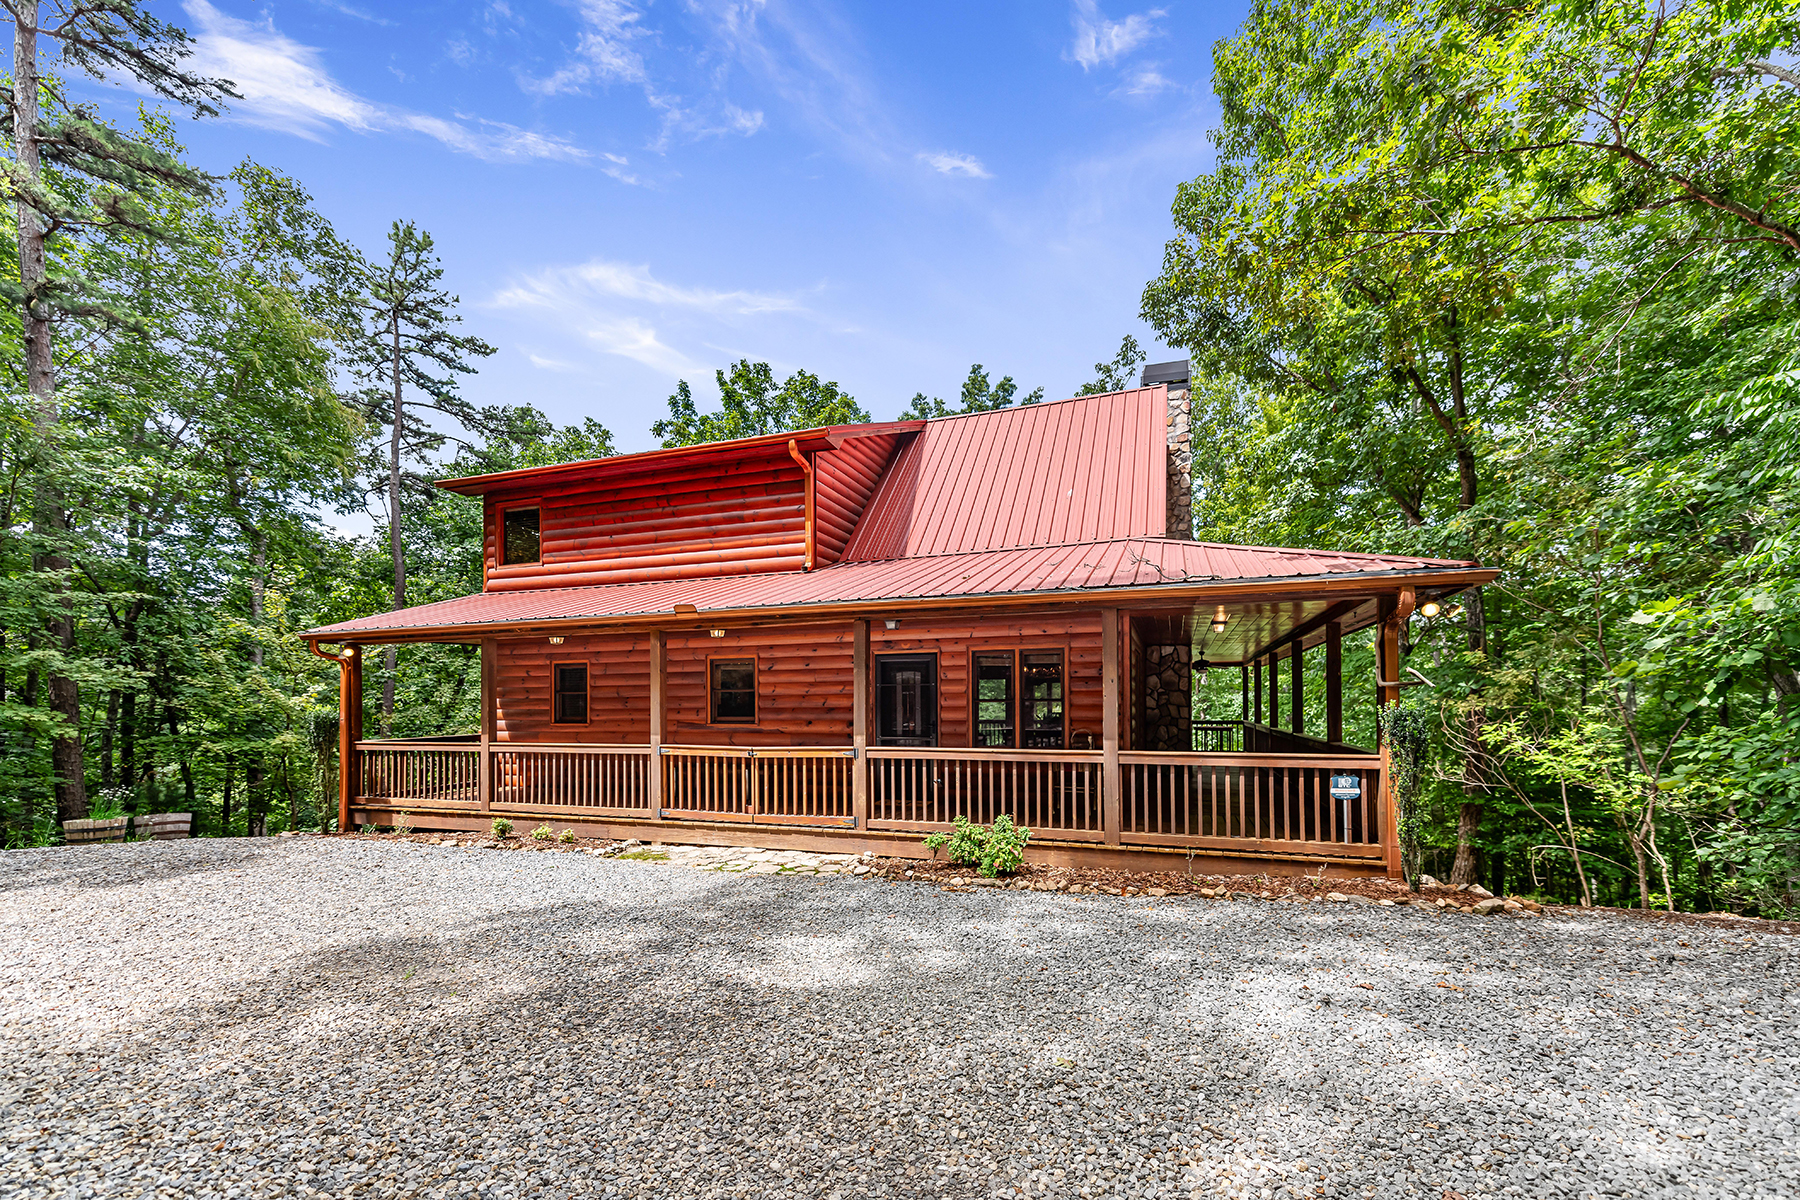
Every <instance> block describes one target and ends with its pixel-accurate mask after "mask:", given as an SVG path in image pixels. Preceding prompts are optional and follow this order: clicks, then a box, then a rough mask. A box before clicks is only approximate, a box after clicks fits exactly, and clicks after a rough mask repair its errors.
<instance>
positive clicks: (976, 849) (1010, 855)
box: [925, 815, 1031, 879]
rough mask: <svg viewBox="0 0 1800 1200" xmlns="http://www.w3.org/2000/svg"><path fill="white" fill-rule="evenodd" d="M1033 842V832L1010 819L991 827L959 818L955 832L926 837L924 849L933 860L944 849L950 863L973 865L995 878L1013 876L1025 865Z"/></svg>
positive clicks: (1006, 817) (1001, 817) (998, 820)
mask: <svg viewBox="0 0 1800 1200" xmlns="http://www.w3.org/2000/svg"><path fill="white" fill-rule="evenodd" d="M1030 840H1031V830H1029V829H1025V828H1022V827H1021V826H1018V825H1015V824H1013V819H1012V818H1011V817H1009V816H1005V815H1001V816H998V817H995V818H994V823H993V824H992V825H976V824H973V823H971V822H970V820H969V818H967V817H958V818H956V828H955V829H954V830H953V831H952V832H950V833H941V832H940V833H933V834H929V835H927V836H926V838H925V848H926V849H927V850H930V851H931V856H932V857H933V858H936V857H937V852H938V851H939V850H940V849H941V850H944V852H945V853H944V857H945V858H946V859H948V860H949V861H950V862H953V863H962V864H966V865H969V866H974V867H976V868H978V869H979V870H980V871H981V873H982V874H983V875H985V876H987V877H988V878H989V879H992V878H994V877H995V876H997V875H1010V874H1012V873H1013V872H1014V871H1017V870H1018V869H1019V868H1020V867H1021V866H1023V865H1024V864H1025V843H1027V842H1029V841H1030Z"/></svg>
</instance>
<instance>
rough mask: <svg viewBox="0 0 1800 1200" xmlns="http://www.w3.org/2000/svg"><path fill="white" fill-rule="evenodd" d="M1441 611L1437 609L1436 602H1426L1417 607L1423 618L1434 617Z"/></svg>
mask: <svg viewBox="0 0 1800 1200" xmlns="http://www.w3.org/2000/svg"><path fill="white" fill-rule="evenodd" d="M1441 611H1442V609H1441V608H1440V607H1439V605H1438V602H1437V601H1436V600H1427V601H1426V602H1425V603H1423V604H1421V605H1419V612H1420V614H1422V615H1423V616H1427V617H1435V616H1437V615H1438V613H1439V612H1441Z"/></svg>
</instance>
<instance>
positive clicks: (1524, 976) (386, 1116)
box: [0, 839, 1800, 1200]
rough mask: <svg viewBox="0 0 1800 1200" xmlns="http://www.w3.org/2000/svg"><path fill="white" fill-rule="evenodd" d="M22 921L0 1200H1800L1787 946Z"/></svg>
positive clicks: (1311, 918) (280, 885)
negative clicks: (258, 1199) (1745, 1199)
mask: <svg viewBox="0 0 1800 1200" xmlns="http://www.w3.org/2000/svg"><path fill="white" fill-rule="evenodd" d="M0 920H3V921H4V936H3V938H0V1196H108V1197H111V1196H133V1195H139V1194H142V1195H151V1194H155V1195H159V1196H184V1197H185V1196H209V1197H210V1196H266V1195H295V1194H298V1195H321V1194H322V1195H329V1196H333V1197H338V1196H352V1195H354V1196H371V1197H373V1196H469V1195H477V1194H479V1195H481V1196H485V1197H513V1196H538V1195H541V1196H546V1197H556V1196H566V1195H596V1194H603V1195H628V1196H659V1197H660V1196H668V1197H707V1196H743V1197H763V1196H809V1197H811V1196H819V1197H828V1196H845V1197H848V1196H859V1195H875V1196H894V1197H909V1196H939V1195H942V1196H989V1195H1005V1196H1012V1195H1019V1194H1023V1195H1027V1196H1038V1195H1047V1196H1101V1195H1105V1196H1176V1195H1186V1194H1193V1193H1197V1194H1200V1195H1215V1194H1225V1195H1234V1196H1254V1197H1272V1196H1293V1195H1325V1196H1338V1197H1343V1196H1379V1197H1388V1196H1407V1195H1422V1196H1428V1197H1431V1198H1432V1200H1440V1198H1441V1197H1443V1196H1445V1195H1446V1194H1447V1190H1448V1191H1454V1192H1456V1193H1460V1194H1461V1195H1463V1196H1466V1197H1469V1198H1470V1200H1475V1198H1477V1197H1482V1196H1490V1195H1492V1196H1501V1195H1505V1196H1529V1197H1544V1196H1590V1195H1602V1196H1627V1195H1632V1196H1663V1195H1672V1196H1692V1195H1702V1196H1766V1197H1777V1196H1780V1197H1792V1196H1795V1195H1800V1166H1797V1165H1796V1158H1795V1146H1796V1138H1795V1130H1794V1127H1795V1124H1796V1123H1797V1121H1800V1095H1797V1084H1800V1043H1797V1042H1796V1038H1795V1032H1796V1030H1795V1015H1796V1014H1795V1007H1794V1004H1795V1000H1796V997H1797V995H1800V993H1797V991H1796V962H1797V947H1800V943H1797V942H1796V941H1795V940H1794V939H1791V938H1781V937H1774V936H1768V935H1762V934H1755V933H1742V932H1736V931H1731V932H1728V931H1724V930H1714V929H1711V928H1696V927H1692V926H1673V925H1663V924H1656V923H1651V922H1643V921H1633V920H1621V919H1616V918H1600V917H1590V918H1584V919H1582V920H1578V921H1577V920H1563V919H1557V918H1544V919H1537V920H1524V919H1509V918H1491V919H1478V918H1472V917H1445V918H1436V917H1431V916H1428V915H1425V914H1423V913H1415V912H1413V911H1412V910H1409V909H1400V910H1385V909H1383V910H1369V909H1357V908H1352V907H1351V906H1349V905H1326V904H1293V903H1286V904H1264V903H1259V902H1246V903H1234V904H1225V903H1213V902H1208V901H1200V900H1182V901H1179V902H1174V901H1149V900H1120V899H1113V898H1111V897H1087V898H1081V899H1076V898H1071V897H1066V896H1051V895H1042V894H1036V893H1020V892H994V891H982V892H971V893H955V894H944V893H939V892H936V891H933V890H929V889H927V888H924V887H920V886H917V885H896V884H891V883H886V882H871V881H867V880H857V879H851V878H848V877H842V876H838V877H820V878H790V877H780V876H774V877H757V878H745V877H742V876H728V875H720V874H716V873H709V872H704V871H699V870H693V869H689V868H684V867H679V866H670V865H666V864H659V863H650V862H629V861H615V860H604V859H599V858H592V857H588V856H585V855H578V854H531V853H509V852H504V851H492V850H459V849H449V848H439V847H430V846H420V845H404V844H369V843H363V844H358V843H357V842H355V841H352V840H348V839H344V840H334V841H325V840H319V839H291V840H273V839H269V840H254V841H252V840H233V841H193V842H163V843H145V844H136V845H123V846H120V845H113V846H90V847H81V848H71V849H62V850H49V851H16V852H11V853H6V854H3V855H0Z"/></svg>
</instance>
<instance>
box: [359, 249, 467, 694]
mask: <svg viewBox="0 0 1800 1200" xmlns="http://www.w3.org/2000/svg"><path fill="white" fill-rule="evenodd" d="M362 277H363V288H362V292H363V295H362V300H361V304H362V308H363V333H362V338H361V345H360V346H359V347H358V353H357V358H358V364H357V365H358V370H359V373H360V375H361V377H362V379H363V381H364V383H365V384H366V385H367V386H366V387H365V390H364V391H363V393H362V396H361V400H362V407H363V410H364V412H365V414H366V415H367V416H368V418H369V421H370V424H371V425H373V426H375V427H377V428H379V427H383V426H385V427H386V429H387V445H386V447H385V455H384V456H383V460H381V467H382V470H381V471H380V474H379V476H377V477H378V478H380V479H381V490H382V491H383V492H384V493H385V494H384V496H383V500H384V503H385V507H386V509H387V528H388V546H389V550H390V553H391V555H392V558H393V567H394V608H395V609H396V610H398V609H402V608H405V607H406V542H405V537H404V532H403V526H404V516H405V492H406V490H407V489H408V486H409V485H417V486H420V487H423V486H426V481H425V479H424V477H423V476H422V475H418V476H410V477H409V476H408V475H407V474H406V472H405V470H404V468H405V464H406V463H407V462H409V461H410V462H414V463H418V462H423V461H424V460H425V459H426V458H427V456H429V455H430V454H432V453H433V452H435V451H436V450H438V449H439V448H441V447H442V446H443V445H444V444H445V443H446V442H447V441H450V440H452V439H451V437H450V435H448V434H446V433H444V432H443V431H442V430H441V429H439V428H437V427H435V426H433V425H432V424H431V423H430V421H429V419H428V417H427V416H426V415H425V414H427V413H437V414H439V415H440V416H444V417H448V418H450V420H452V421H454V422H456V423H457V424H458V425H460V426H461V427H462V428H463V429H464V430H465V431H467V432H468V433H471V434H480V433H482V432H483V431H484V429H485V426H484V423H483V418H482V414H481V411H480V410H479V409H477V408H476V407H475V406H474V405H473V404H471V403H469V402H468V401H467V400H465V399H463V398H462V396H461V395H460V394H459V391H458V380H457V377H458V376H460V375H471V374H474V372H475V368H474V367H473V366H471V365H470V364H469V359H470V358H471V357H479V358H486V357H487V356H488V355H490V354H493V353H494V347H492V346H490V345H489V344H488V343H486V342H484V341H482V340H481V339H480V338H478V337H470V336H468V335H464V334H457V333H453V332H452V331H451V330H452V328H453V327H454V326H456V325H459V324H461V323H462V318H461V317H459V316H457V315H456V314H455V312H454V311H453V310H454V309H455V308H456V305H457V304H458V303H459V300H458V297H456V296H452V295H450V294H448V293H447V292H445V291H444V290H443V288H442V287H441V286H440V281H441V280H442V279H443V277H444V268H443V267H442V266H441V265H439V262H438V258H437V255H436V253H435V252H434V249H433V245H432V240H431V235H430V234H429V233H423V232H421V231H420V230H419V229H418V228H417V227H416V226H414V225H413V223H412V222H411V221H395V222H394V225H393V228H392V229H390V230H389V231H388V253H387V257H386V259H385V260H384V261H381V262H376V263H370V264H367V265H366V266H365V267H364V268H363V270H362ZM408 385H411V389H412V390H411V391H410V392H409V391H408V390H407V388H408ZM459 440H460V439H459ZM376 453H380V450H379V448H377V450H376ZM371 466H374V463H371ZM371 474H372V475H374V474H375V472H373V471H372V472H371ZM397 662H398V659H397V656H396V654H395V651H394V648H393V647H392V646H389V647H388V651H387V657H386V661H385V663H384V666H385V674H386V678H385V680H384V681H383V682H382V686H381V718H382V725H383V727H384V728H387V727H391V726H392V724H393V717H394V668H395V666H396V665H397Z"/></svg>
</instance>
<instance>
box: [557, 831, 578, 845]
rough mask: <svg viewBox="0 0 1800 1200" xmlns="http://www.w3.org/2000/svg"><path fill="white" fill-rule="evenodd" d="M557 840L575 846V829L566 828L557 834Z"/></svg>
mask: <svg viewBox="0 0 1800 1200" xmlns="http://www.w3.org/2000/svg"><path fill="white" fill-rule="evenodd" d="M556 840H557V841H559V842H561V843H562V844H563V845H565V846H573V845H574V844H575V831H574V830H573V829H565V830H563V831H562V832H561V833H559V834H557V835H556Z"/></svg>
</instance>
